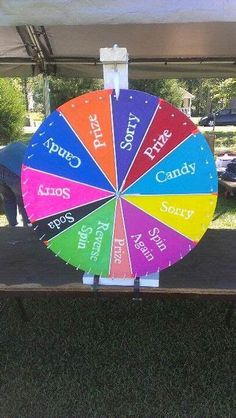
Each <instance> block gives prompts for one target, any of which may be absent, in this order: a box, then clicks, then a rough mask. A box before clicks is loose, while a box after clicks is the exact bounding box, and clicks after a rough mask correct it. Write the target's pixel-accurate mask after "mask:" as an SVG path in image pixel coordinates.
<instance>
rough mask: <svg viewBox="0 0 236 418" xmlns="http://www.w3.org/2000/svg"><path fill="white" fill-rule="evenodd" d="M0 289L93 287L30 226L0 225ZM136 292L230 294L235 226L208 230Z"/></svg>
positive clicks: (105, 289) (235, 281)
mask: <svg viewBox="0 0 236 418" xmlns="http://www.w3.org/2000/svg"><path fill="white" fill-rule="evenodd" d="M0 249H1V251H0V266H1V272H0V293H1V294H7V295H9V294H14V295H19V296H20V295H26V294H32V293H34V294H45V293H50V294H51V293H54V294H55V293H57V294H58V293H61V292H67V293H73V294H74V293H75V292H78V293H80V294H86V293H91V292H94V287H93V286H89V285H83V284H82V277H83V272H81V271H76V270H75V269H74V268H73V267H72V266H70V265H66V264H65V263H64V262H63V261H62V260H61V259H59V258H57V257H55V255H54V254H53V253H52V252H51V251H49V250H48V249H47V248H46V247H45V246H44V245H43V244H42V243H41V242H39V241H38V238H37V237H36V235H35V233H34V231H33V230H32V229H31V228H8V227H5V228H0ZM96 291H97V292H98V293H100V292H102V293H104V294H105V293H106V294H117V293H125V294H128V295H129V296H130V297H132V293H133V291H134V289H133V287H118V286H116V287H114V286H98V287H97V288H96ZM140 295H142V296H144V295H153V296H174V295H175V296H176V295H181V296H202V297H203V296H207V297H209V296H212V297H223V298H228V299H233V298H234V297H235V296H236V231H234V230H208V231H207V233H206V235H205V236H204V238H203V239H202V240H201V242H200V243H199V245H198V246H197V247H196V248H195V249H194V250H193V251H191V253H190V254H189V255H188V256H186V257H185V258H184V259H183V260H181V261H179V262H178V263H177V264H175V265H174V266H172V267H170V268H168V269H166V270H164V271H162V272H161V274H160V287H159V288H143V287H141V288H140Z"/></svg>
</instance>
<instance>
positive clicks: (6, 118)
mask: <svg viewBox="0 0 236 418" xmlns="http://www.w3.org/2000/svg"><path fill="white" fill-rule="evenodd" d="M25 112H26V108H25V101H24V95H23V94H22V91H21V87H20V83H19V82H18V80H16V79H13V80H10V79H3V78H0V144H1V145H5V144H7V143H8V142H11V141H14V140H16V139H18V136H19V135H20V134H21V131H22V128H23V126H24V119H25Z"/></svg>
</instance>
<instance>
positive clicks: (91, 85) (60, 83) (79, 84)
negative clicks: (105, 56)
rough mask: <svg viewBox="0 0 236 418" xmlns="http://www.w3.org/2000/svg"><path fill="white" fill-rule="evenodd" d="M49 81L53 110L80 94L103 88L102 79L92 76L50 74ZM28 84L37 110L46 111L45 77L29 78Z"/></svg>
mask: <svg viewBox="0 0 236 418" xmlns="http://www.w3.org/2000/svg"><path fill="white" fill-rule="evenodd" d="M48 81H49V89H50V107H51V111H53V110H55V109H56V108H57V107H58V106H60V105H62V104H63V103H65V102H67V101H68V100H70V99H73V98H74V97H76V96H80V95H81V94H84V93H87V92H88V91H91V90H99V89H102V88H103V82H102V80H98V79H92V78H63V77H53V76H50V77H48ZM28 84H29V87H28V88H29V89H30V90H31V91H32V92H33V98H34V101H35V104H36V110H37V111H43V112H44V98H43V77H42V76H38V77H35V78H32V79H29V82H28Z"/></svg>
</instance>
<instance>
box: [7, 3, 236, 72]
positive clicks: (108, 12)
mask: <svg viewBox="0 0 236 418" xmlns="http://www.w3.org/2000/svg"><path fill="white" fill-rule="evenodd" d="M235 40H236V0H207V1H206V0H198V1H195V0H179V1H176V0H168V1H166V0H148V1H145V0H138V1H132V0H119V1H116V0H70V1H68V0H48V1H44V0H40V1H36V0H2V1H0V77H3V76H18V75H19V76H31V75H36V74H39V73H44V74H58V75H68V76H79V77H83V76H87V77H88V76H91V77H102V65H101V63H100V61H99V49H100V48H104V47H112V46H113V45H114V44H118V45H119V46H120V47H126V48H127V50H128V53H129V77H130V78H164V77H169V78H175V77H220V76H225V77H234V76H235V75H236V42H235Z"/></svg>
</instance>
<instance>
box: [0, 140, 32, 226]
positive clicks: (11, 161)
mask: <svg viewBox="0 0 236 418" xmlns="http://www.w3.org/2000/svg"><path fill="white" fill-rule="evenodd" d="M25 150H26V145H24V144H23V143H22V142H12V143H11V144H8V145H7V146H6V147H4V148H2V149H0V195H1V197H2V199H3V209H4V212H5V215H6V217H7V220H8V223H9V226H18V222H17V207H18V209H19V213H20V215H21V216H22V221H23V225H24V226H26V225H27V224H28V223H29V220H28V217H27V214H26V211H25V208H24V203H23V199H22V193H21V180H20V175H21V166H22V163H23V158H24V154H25Z"/></svg>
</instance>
